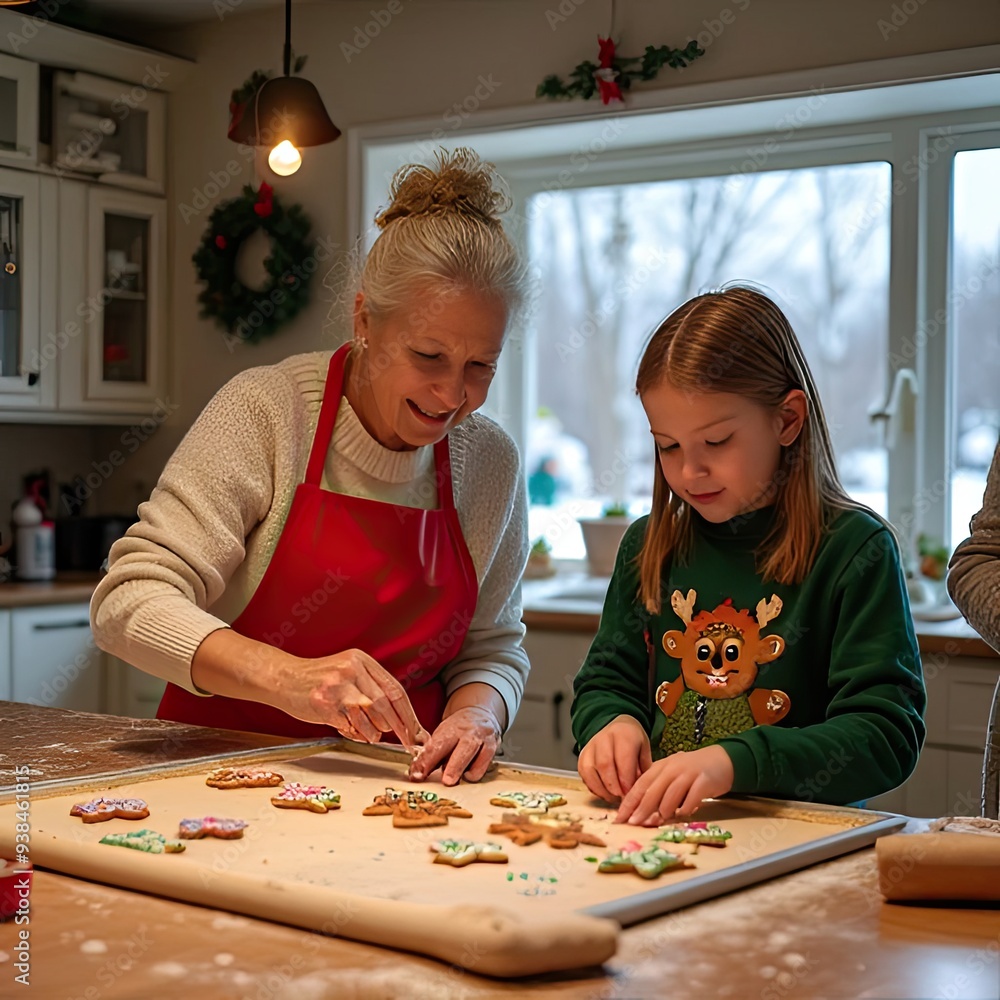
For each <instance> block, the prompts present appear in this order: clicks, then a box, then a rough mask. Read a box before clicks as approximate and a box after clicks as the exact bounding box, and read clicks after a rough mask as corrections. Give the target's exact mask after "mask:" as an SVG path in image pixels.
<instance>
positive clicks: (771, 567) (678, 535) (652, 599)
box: [635, 285, 867, 614]
mask: <svg viewBox="0 0 1000 1000" xmlns="http://www.w3.org/2000/svg"><path fill="white" fill-rule="evenodd" d="M665 380H669V381H670V383H671V384H672V385H673V386H675V387H676V388H678V389H680V390H687V391H690V392H727V393H733V394H735V395H739V396H743V397H745V398H747V399H751V400H753V401H754V402H756V403H759V404H761V405H762V406H766V407H769V408H776V407H778V406H779V405H780V404H781V403H782V401H783V400H784V399H785V397H786V396H787V395H788V393H789V392H790V391H791V390H792V389H801V390H802V391H803V392H804V393H805V396H806V400H807V402H808V412H807V414H806V420H805V423H804V424H803V426H802V430H801V432H800V433H799V436H798V437H797V438H796V439H795V441H793V442H792V444H790V445H788V446H786V447H783V448H782V449H781V462H780V465H779V467H778V471H777V472H776V473H775V476H774V480H773V481H772V483H770V484H764V485H762V489H761V494H760V496H759V497H755V498H749V499H750V501H751V502H752V503H755V504H756V506H764V505H765V503H771V502H772V501H773V503H774V505H775V518H774V526H773V528H772V530H771V531H770V532H769V533H768V535H767V537H766V538H765V539H764V540H763V542H761V544H760V546H759V547H758V549H757V565H758V572H759V573H761V575H762V576H763V577H764V578H765V579H772V580H774V581H776V582H778V583H799V582H801V581H802V580H803V579H804V578H805V576H806V575H807V574H808V572H809V570H810V569H811V568H812V565H813V562H814V560H815V558H816V552H817V550H818V548H819V543H820V540H821V538H822V535H823V532H824V530H825V529H826V528H827V527H828V526H829V523H830V521H831V520H832V517H833V516H834V515H835V514H836V512H838V511H840V510H846V509H854V508H860V509H863V510H867V508H865V507H863V505H861V504H858V503H856V502H855V501H853V500H852V499H851V498H850V497H849V496H848V495H847V492H846V490H845V489H844V487H843V486H842V485H841V482H840V477H839V476H838V474H837V465H836V459H835V457H834V452H833V445H832V444H831V443H830V434H829V431H828V430H827V426H826V419H825V417H824V416H823V405H822V403H821V402H820V399H819V394H818V393H817V392H816V385H815V383H814V382H813V378H812V373H811V372H810V371H809V365H808V364H807V363H806V359H805V355H804V354H803V353H802V348H801V346H800V345H799V342H798V338H796V336H795V333H794V332H793V331H792V327H791V324H789V322H788V319H787V318H786V317H785V314H784V313H783V312H782V311H781V309H779V308H778V306H777V305H776V304H775V303H774V302H773V301H772V300H771V299H770V298H768V297H767V296H766V295H764V294H763V293H762V292H759V291H757V290H756V289H754V288H750V287H747V286H744V285H730V286H727V287H726V288H724V289H723V290H721V291H718V292H709V293H707V294H705V295H699V296H697V297H695V298H693V299H691V300H690V301H688V302H686V303H684V305H682V306H681V307H680V308H678V309H676V310H674V312H672V313H671V314H670V315H669V316H668V317H667V318H666V319H665V320H664V321H663V323H661V324H660V326H659V328H658V329H657V330H656V332H655V333H654V334H653V336H652V338H651V339H650V341H649V344H648V345H647V347H646V350H645V351H644V353H643V356H642V360H641V361H640V362H639V372H638V375H637V377H636V384H635V390H636V392H637V393H638V394H639V395H640V396H641V395H642V394H643V393H645V392H647V391H648V390H649V389H651V388H653V387H655V386H657V385H660V384H662V383H663V382H664V381H665ZM692 544H693V532H692V523H691V510H690V507H689V506H688V505H687V504H686V503H685V502H684V501H683V500H682V499H681V498H680V497H678V496H676V495H675V494H674V493H673V492H672V491H671V489H670V487H669V486H668V485H667V481H666V479H665V478H664V476H663V471H662V469H661V468H660V462H659V455H657V456H656V472H655V474H654V482H653V507H652V511H651V513H650V515H649V523H648V524H647V525H646V535H645V539H644V542H643V547H642V551H641V552H640V554H639V596H640V599H641V600H642V602H643V604H644V605H645V606H646V608H647V609H648V610H649V611H651V612H653V613H654V614H655V613H658V612H659V611H660V607H661V602H662V594H661V589H662V588H661V574H662V570H663V564H664V560H665V559H666V558H667V556H670V555H676V556H677V557H678V558H679V559H680V560H682V561H683V560H685V559H686V558H687V557H688V555H689V554H690V551H691V547H692Z"/></svg>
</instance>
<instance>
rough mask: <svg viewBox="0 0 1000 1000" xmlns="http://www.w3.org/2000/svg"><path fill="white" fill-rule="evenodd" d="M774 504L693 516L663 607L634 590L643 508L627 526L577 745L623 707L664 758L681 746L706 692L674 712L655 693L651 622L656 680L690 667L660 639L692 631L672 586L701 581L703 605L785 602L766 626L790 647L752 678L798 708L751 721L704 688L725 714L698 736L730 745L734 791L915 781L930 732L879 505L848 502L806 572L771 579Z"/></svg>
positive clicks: (698, 604) (588, 672)
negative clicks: (722, 518) (688, 546)
mask: <svg viewBox="0 0 1000 1000" xmlns="http://www.w3.org/2000/svg"><path fill="white" fill-rule="evenodd" d="M773 514H774V508H772V507H769V508H764V509H763V510H758V511H754V512H753V513H752V514H750V515H747V516H745V517H741V518H734V519H733V520H732V521H728V522H725V523H723V524H712V523H711V522H709V521H706V520H704V519H703V518H702V517H701V516H700V515H698V514H696V513H692V516H693V518H694V522H695V543H694V548H693V551H692V557H691V559H690V560H689V562H688V564H687V565H677V564H676V560H670V561H669V572H668V573H665V579H664V584H665V586H664V591H663V595H664V596H663V608H662V609H661V611H660V613H659V614H658V615H656V616H653V617H652V618H651V617H650V615H649V614H648V613H647V612H646V611H645V609H643V607H642V605H641V604H640V602H639V600H638V582H639V576H638V567H637V565H636V563H635V557H636V556H637V555H638V554H639V551H640V549H641V547H642V541H643V536H644V533H645V529H646V521H647V518H640V519H639V520H638V521H636V522H635V524H633V525H631V526H630V527H629V530H628V531H627V532H626V534H625V537H624V539H623V540H622V544H621V548H620V549H619V552H618V558H617V562H616V564H615V570H614V575H613V576H612V579H611V585H610V587H609V589H608V594H607V598H606V600H605V603H604V612H603V614H602V616H601V625H600V628H599V629H598V632H597V636H596V637H595V639H594V642H593V644H592V646H591V648H590V652H589V653H588V654H587V659H586V660H585V661H584V664H583V666H582V667H581V668H580V672H579V673H578V674H577V676H576V680H575V682H574V691H575V697H574V700H573V709H572V716H573V735H574V737H575V738H576V741H577V745H578V747H582V746H584V745H585V744H586V743H587V742H588V741H589V740H590V739H591V738H592V737H593V736H594V735H595V734H596V733H597V732H598V731H600V730H601V729H602V728H604V726H606V725H607V724H608V723H609V722H611V720H612V719H614V718H615V717H616V716H619V715H630V716H632V717H633V718H635V719H637V720H638V721H639V722H640V723H641V724H642V725H643V726H644V727H645V729H646V732H647V733H649V736H650V742H651V744H652V749H653V753H654V757H656V756H657V755H658V754H659V755H660V756H662V755H663V754H664V753H669V752H670V751H671V749H676V748H678V746H679V744H678V743H677V733H676V732H672V731H671V727H673V728H674V729H675V730H676V728H677V726H682V725H683V726H691V725H693V720H694V712H695V708H694V703H695V702H696V701H697V700H698V699H697V695H696V694H695V693H694V692H693V691H689V690H685V691H684V694H683V695H682V696H681V703H680V704H678V706H677V709H676V710H675V712H674V713H672V716H671V718H670V720H669V721H668V719H667V717H666V716H665V715H664V714H663V712H662V711H660V709H659V708H658V707H657V706H656V705H655V704H654V702H653V700H652V699H651V698H650V695H649V690H650V684H649V654H648V651H647V647H646V643H645V638H644V632H645V630H647V629H648V632H649V635H650V638H651V642H652V644H653V647H654V649H655V656H656V676H655V680H654V682H653V684H652V688H653V690H654V691H655V689H656V687H657V686H658V685H660V684H661V683H663V682H664V681H673V680H676V679H677V678H678V677H679V676H680V673H681V671H680V659H677V658H674V657H673V656H670V655H669V654H668V653H667V652H666V651H665V650H664V648H663V645H662V638H663V635H664V633H666V632H668V631H670V630H672V629H676V630H678V631H680V632H684V630H685V623H684V622H683V621H682V620H681V618H680V617H679V616H678V615H677V614H676V613H675V612H674V610H673V608H672V607H671V604H670V595H671V594H672V593H673V592H674V591H675V590H680V591H681V593H682V594H684V595H687V593H688V591H689V590H694V591H695V592H696V595H697V596H696V599H695V602H694V614H695V616H697V614H698V613H699V612H701V611H708V612H711V611H713V610H714V609H715V608H716V606H717V605H720V604H722V603H723V602H724V601H725V600H726V599H727V598H731V599H732V604H733V607H734V609H736V610H740V609H748V610H749V612H750V615H751V617H754V616H755V609H756V607H757V603H758V601H760V600H761V599H764V600H765V601H768V600H770V598H771V596H772V594H776V595H777V596H778V597H779V598H780V599H781V601H782V604H783V606H782V609H781V611H780V613H779V614H778V615H777V616H776V617H775V618H774V619H773V620H772V621H768V622H767V624H766V625H765V626H764V628H762V629H761V630H760V635H761V637H762V638H763V637H764V636H769V635H777V636H780V637H781V638H783V639H784V642H785V647H784V650H783V651H782V652H781V654H780V655H778V656H777V657H776V658H775V659H773V660H771V662H769V663H764V664H763V665H761V666H760V668H759V673H758V675H757V678H756V682H755V685H754V687H757V688H767V689H773V690H778V691H782V692H784V693H785V694H786V695H788V696H789V698H790V701H791V710H790V711H789V712H788V714H787V715H786V716H785V717H784V718H783V719H781V721H779V722H777V723H776V724H774V725H756V726H751V727H750V728H745V729H743V726H744V725H746V724H747V712H748V708H746V696H743V698H742V699H741V701H742V704H739V703H738V702H737V700H736V699H733V700H732V701H730V702H729V704H728V705H727V704H725V703H721V704H720V702H719V700H718V699H702V701H703V702H704V708H705V709H710V710H713V711H714V713H715V714H714V716H713V714H712V711H708V712H705V711H703V714H702V716H701V720H700V728H699V731H698V737H699V739H700V740H701V742H700V743H698V744H697V745H699V746H706V745H709V744H710V743H718V745H720V746H722V747H723V748H724V749H725V751H726V753H728V754H729V756H730V758H731V759H732V762H733V771H734V775H735V779H734V781H733V789H732V790H733V791H734V792H742V793H747V794H757V795H768V796H774V797H778V798H786V799H797V800H800V801H820V802H829V803H834V804H844V803H849V802H855V801H858V800H861V799H866V798H868V797H870V796H874V795H879V794H881V793H882V792H887V791H889V790H890V789H892V788H895V787H896V786H897V785H900V784H901V783H902V782H903V781H905V780H906V778H907V777H908V776H909V775H910V773H911V772H912V771H913V768H914V766H915V765H916V762H917V755H918V753H919V751H920V746H921V744H922V743H923V739H924V721H923V715H924V708H925V705H926V695H925V691H924V683H923V676H922V672H921V667H920V654H919V651H918V649H917V641H916V636H915V635H914V632H913V624H912V620H911V618H910V613H909V605H908V602H907V596H906V585H905V581H904V579H903V573H902V571H901V568H900V562H899V553H898V550H897V546H896V543H895V540H894V539H893V537H892V535H891V533H890V532H889V531H888V530H887V529H886V527H885V526H884V525H883V524H881V523H880V522H879V521H878V520H876V519H875V518H874V517H872V516H871V515H869V514H866V513H864V512H863V511H857V510H850V511H845V512H843V513H840V514H839V515H838V516H837V517H836V519H835V520H834V522H833V524H832V525H831V527H830V530H829V531H828V532H827V534H826V536H825V537H824V538H823V540H822V542H821V544H820V548H819V552H818V554H817V557H816V562H815V564H814V566H813V569H812V572H811V573H810V574H809V575H808V576H807V577H806V579H805V580H803V581H802V583H800V584H798V585H789V586H786V585H783V584H776V583H774V582H773V581H769V582H767V583H764V582H762V578H761V576H760V575H759V574H758V573H757V571H756V569H755V558H754V549H755V547H756V546H757V545H758V544H759V543H760V542H761V541H762V540H763V538H764V537H765V535H766V534H767V532H768V530H769V529H770V527H771V524H772V518H773ZM722 709H726V710H727V711H726V713H725V714H726V716H727V718H728V719H729V720H732V719H737V720H742V721H741V722H740V721H738V722H737V723H735V724H733V723H730V729H729V732H730V733H732V735H722V736H720V735H719V732H718V730H719V725H720V722H719V719H720V711H719V710H722ZM752 719H753V717H752V715H751V716H749V721H750V722H752ZM684 720H687V721H684ZM665 725H666V727H667V732H666V733H664V727H665ZM713 726H714V730H713ZM741 729H743V731H740V730H741ZM661 744H662V749H661Z"/></svg>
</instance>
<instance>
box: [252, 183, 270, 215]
mask: <svg viewBox="0 0 1000 1000" xmlns="http://www.w3.org/2000/svg"><path fill="white" fill-rule="evenodd" d="M253 210H254V211H255V212H256V213H257V214H258V215H259V216H260V217H261V218H262V219H266V218H267V217H268V216H269V215H270V214H271V212H273V211H274V188H272V187H271V185H270V184H268V183H267V181H261V182H260V188H259V190H258V191H257V203H256V204H255V205H254V207H253Z"/></svg>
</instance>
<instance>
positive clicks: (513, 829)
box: [486, 813, 608, 849]
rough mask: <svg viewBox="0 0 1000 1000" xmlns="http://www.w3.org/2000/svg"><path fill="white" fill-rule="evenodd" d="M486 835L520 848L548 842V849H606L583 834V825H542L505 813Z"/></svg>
mask: <svg viewBox="0 0 1000 1000" xmlns="http://www.w3.org/2000/svg"><path fill="white" fill-rule="evenodd" d="M486 832H487V833H500V834H503V835H504V836H505V837H510V839H511V840H512V841H513V842H514V843H515V844H517V845H519V846H520V847H528V846H529V845H530V844H537V843H538V841H540V840H543V839H544V840H545V841H547V842H548V845H549V847H556V848H560V849H568V848H572V847H576V846H578V845H579V844H590V845H592V846H593V847H607V846H608V845H607V844H605V843H604V841H603V840H601V839H600V837H595V836H594V835H593V834H592V833H584V830H583V824H582V823H579V822H570V823H551V822H549V823H543V822H540V821H539V820H535V819H532V818H531V817H530V816H520V815H518V814H517V813H505V814H504V817H503V822H502V823H491V824H490V825H489V828H488V829H487V831H486Z"/></svg>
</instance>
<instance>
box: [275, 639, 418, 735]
mask: <svg viewBox="0 0 1000 1000" xmlns="http://www.w3.org/2000/svg"><path fill="white" fill-rule="evenodd" d="M271 704H273V705H274V706H275V707H276V708H280V709H282V710H283V711H285V712H287V713H288V714H289V715H294V716H295V718H296V719H302V720H303V721H304V722H319V723H322V724H324V725H327V726H334V727H336V728H337V729H339V730H340V732H342V733H343V734H344V735H345V736H347V737H348V738H349V739H353V740H359V741H361V742H364V743H378V741H379V740H380V739H381V737H382V733H388V732H393V733H395V734H396V736H397V738H398V739H399V742H400V743H401V744H402V745H403V746H404V747H407V748H412V747H414V746H416V745H417V744H418V743H420V742H421V741H422V739H425V738H426V736H427V734H426V732H425V731H424V730H423V729H422V727H421V725H420V723H419V722H418V721H417V716H416V714H415V713H414V711H413V706H412V705H411V704H410V699H409V698H407V696H406V691H405V690H404V689H403V686H402V684H400V683H399V681H397V680H396V678H395V677H393V676H392V674H390V673H389V672H388V671H387V670H386V669H385V668H384V667H383V666H381V665H380V664H379V663H378V662H377V661H376V660H374V659H372V657H370V656H369V655H368V654H367V653H365V652H363V651H362V650H360V649H348V650H345V651H344V652H342V653H334V654H332V655H331V656H322V657H319V658H317V659H312V660H308V659H301V658H299V659H298V660H297V662H294V663H292V664H290V666H289V667H288V668H287V670H285V671H284V672H283V674H282V676H281V683H280V684H279V686H278V690H276V691H275V692H274V699H273V700H272V701H271Z"/></svg>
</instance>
